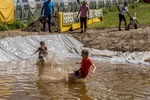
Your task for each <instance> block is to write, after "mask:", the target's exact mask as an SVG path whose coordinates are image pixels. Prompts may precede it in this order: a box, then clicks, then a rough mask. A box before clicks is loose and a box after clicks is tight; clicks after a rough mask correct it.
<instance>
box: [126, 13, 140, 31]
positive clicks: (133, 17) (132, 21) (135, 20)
mask: <svg viewBox="0 0 150 100" xmlns="http://www.w3.org/2000/svg"><path fill="white" fill-rule="evenodd" d="M138 24H139V22H138V21H137V18H136V13H133V16H132V17H131V18H130V23H129V25H128V29H130V25H133V26H134V28H135V29H137V25H138Z"/></svg>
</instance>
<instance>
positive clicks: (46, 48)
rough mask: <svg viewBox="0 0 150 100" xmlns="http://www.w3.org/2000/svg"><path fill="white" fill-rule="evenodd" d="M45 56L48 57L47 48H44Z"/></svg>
mask: <svg viewBox="0 0 150 100" xmlns="http://www.w3.org/2000/svg"><path fill="white" fill-rule="evenodd" d="M44 50H45V54H46V55H48V51H47V47H44Z"/></svg>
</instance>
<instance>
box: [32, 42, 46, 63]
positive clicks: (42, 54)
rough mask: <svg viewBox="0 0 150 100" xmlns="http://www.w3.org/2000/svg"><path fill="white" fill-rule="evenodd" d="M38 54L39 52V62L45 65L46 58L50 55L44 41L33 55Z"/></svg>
mask: <svg viewBox="0 0 150 100" xmlns="http://www.w3.org/2000/svg"><path fill="white" fill-rule="evenodd" d="M37 52H39V61H40V62H42V63H43V62H44V57H46V56H47V55H48V52H47V47H46V46H45V42H44V41H41V42H40V47H39V48H38V49H37V50H36V51H35V52H34V53H33V54H32V55H34V54H36V53H37Z"/></svg>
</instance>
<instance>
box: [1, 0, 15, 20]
mask: <svg viewBox="0 0 150 100" xmlns="http://www.w3.org/2000/svg"><path fill="white" fill-rule="evenodd" d="M13 20H14V3H13V0H0V23H12V22H13Z"/></svg>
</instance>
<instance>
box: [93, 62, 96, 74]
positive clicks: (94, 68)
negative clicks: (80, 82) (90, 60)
mask: <svg viewBox="0 0 150 100" xmlns="http://www.w3.org/2000/svg"><path fill="white" fill-rule="evenodd" d="M92 66H93V71H92V73H95V70H96V66H95V64H92Z"/></svg>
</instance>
